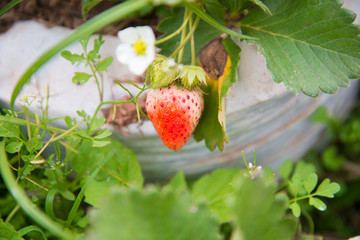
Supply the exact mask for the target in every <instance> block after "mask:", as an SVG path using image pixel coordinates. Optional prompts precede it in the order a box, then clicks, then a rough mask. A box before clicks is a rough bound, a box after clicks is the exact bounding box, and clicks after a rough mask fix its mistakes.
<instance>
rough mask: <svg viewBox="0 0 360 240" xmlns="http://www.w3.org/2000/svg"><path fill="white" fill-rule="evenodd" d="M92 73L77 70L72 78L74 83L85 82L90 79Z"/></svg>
mask: <svg viewBox="0 0 360 240" xmlns="http://www.w3.org/2000/svg"><path fill="white" fill-rule="evenodd" d="M91 76H92V75H91V74H87V73H83V72H75V76H74V77H73V78H72V81H73V83H79V84H83V83H86V82H87V81H89V78H90V77H91Z"/></svg>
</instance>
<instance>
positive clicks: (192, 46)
mask: <svg viewBox="0 0 360 240" xmlns="http://www.w3.org/2000/svg"><path fill="white" fill-rule="evenodd" d="M192 25H193V23H192V17H191V20H190V24H189V29H190V30H191V28H192ZM190 46H191V65H192V66H194V65H195V61H196V53H195V37H194V34H193V35H191V39H190Z"/></svg>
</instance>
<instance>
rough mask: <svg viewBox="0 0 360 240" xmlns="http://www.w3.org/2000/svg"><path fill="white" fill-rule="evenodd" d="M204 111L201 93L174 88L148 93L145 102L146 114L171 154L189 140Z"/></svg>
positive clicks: (173, 85) (173, 86) (154, 90)
mask: <svg viewBox="0 0 360 240" xmlns="http://www.w3.org/2000/svg"><path fill="white" fill-rule="evenodd" d="M203 107H204V99H203V96H202V94H201V92H200V90H187V89H186V88H184V87H178V86H176V85H175V84H172V85H171V86H169V87H166V88H158V89H152V90H150V92H149V93H148V95H147V99H146V111H147V114H148V116H149V118H150V120H151V122H152V124H153V125H154V127H155V129H156V131H157V133H158V135H159V137H160V139H161V140H162V141H163V143H164V144H165V146H167V147H168V148H170V149H172V150H174V151H178V150H179V149H181V148H182V147H183V146H184V145H185V143H186V142H187V141H188V140H189V138H190V136H191V134H192V133H193V132H194V130H195V127H196V125H197V123H198V122H199V120H200V116H201V112H202V110H203Z"/></svg>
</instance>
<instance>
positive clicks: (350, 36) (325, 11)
mask: <svg viewBox="0 0 360 240" xmlns="http://www.w3.org/2000/svg"><path fill="white" fill-rule="evenodd" d="M263 3H264V4H266V5H267V6H268V7H269V9H270V11H271V13H272V15H269V14H267V13H265V12H264V11H263V10H262V9H261V8H257V9H254V10H252V11H251V12H250V13H249V14H248V15H247V16H246V17H245V18H244V19H243V20H242V21H241V23H240V26H241V29H242V31H243V33H244V34H246V35H249V36H252V37H255V38H256V39H253V40H248V41H249V42H252V43H256V44H257V45H258V47H259V49H260V51H261V53H262V54H264V56H265V59H266V62H267V67H268V68H269V70H270V72H271V73H272V76H273V79H274V81H275V82H284V84H285V86H286V87H287V88H288V89H289V90H291V91H292V92H294V93H298V92H300V91H303V92H304V93H305V94H307V95H309V96H313V97H315V96H317V95H318V94H319V91H320V90H322V91H324V92H326V93H336V91H337V86H340V87H347V86H349V78H350V79H355V78H358V77H359V76H360V68H359V64H360V53H359V48H360V38H359V28H358V27H357V26H355V25H352V24H351V23H352V22H353V20H354V19H355V14H354V13H353V12H351V11H349V10H347V9H344V8H340V7H341V5H340V3H339V2H338V1H332V0H322V1H302V0H297V1H286V0H281V1H263ZM344 46H346V47H344Z"/></svg>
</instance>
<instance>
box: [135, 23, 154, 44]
mask: <svg viewBox="0 0 360 240" xmlns="http://www.w3.org/2000/svg"><path fill="white" fill-rule="evenodd" d="M136 30H137V32H138V36H139V37H140V38H141V39H142V40H143V41H144V42H146V43H147V44H151V45H153V44H154V42H155V35H154V32H153V30H152V29H151V27H149V26H141V27H136Z"/></svg>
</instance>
